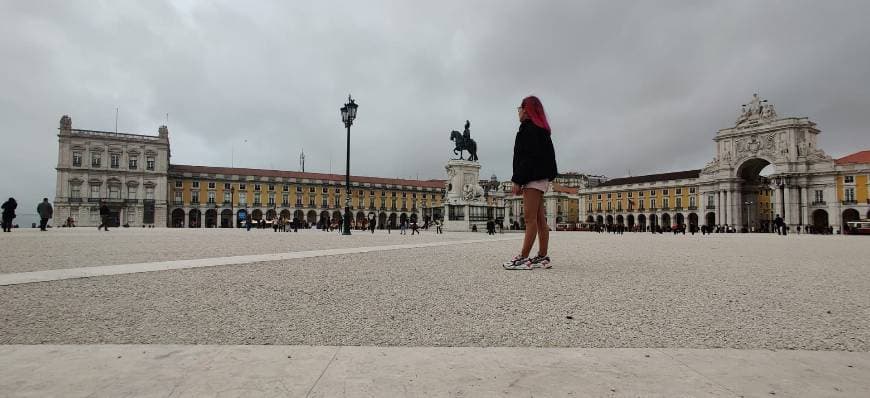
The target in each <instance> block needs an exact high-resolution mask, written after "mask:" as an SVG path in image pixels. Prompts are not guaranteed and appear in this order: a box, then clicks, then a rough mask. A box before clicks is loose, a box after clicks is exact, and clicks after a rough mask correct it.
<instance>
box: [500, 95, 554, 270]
mask: <svg viewBox="0 0 870 398" xmlns="http://www.w3.org/2000/svg"><path fill="white" fill-rule="evenodd" d="M517 113H518V116H519V119H520V130H519V131H518V132H517V137H516V139H515V140H514V161H513V169H514V174H513V177H511V181H512V182H513V188H512V192H513V194H514V195H519V194H520V193H522V195H523V211H524V213H525V214H524V219H525V221H526V236H525V239H524V240H523V247H522V250H521V251H520V254H518V255H516V256H514V258H512V259H511V260H510V261H508V262H506V263H504V264H502V266H503V267H504V268H505V269H532V268H539V267H540V268H550V267H551V265H550V257H548V256H547V245H548V243H549V240H550V230H549V227H547V217H546V214H545V212H544V200H543V199H544V192H546V191H547V187H548V186H549V184H550V181H553V180H554V179H555V178H556V173H557V172H556V152H555V150H554V149H553V140H552V139H551V138H550V124H549V123H548V122H547V115H546V113H544V106H543V105H542V104H541V100H539V99H538V97H535V96H529V97H526V98H525V99H523V102H522V104H521V105H520V107H519V108H517ZM536 236H537V238H538V254H537V255H536V256H535V257H533V258H529V253H530V252H531V250H532V245H533V244H534V243H535V237H536Z"/></svg>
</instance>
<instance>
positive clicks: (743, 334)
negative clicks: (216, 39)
mask: <svg viewBox="0 0 870 398" xmlns="http://www.w3.org/2000/svg"><path fill="white" fill-rule="evenodd" d="M16 232H18V231H16ZM115 232H116V231H112V232H110V234H111V235H109V236H111V238H106V239H102V238H101V237H102V236H104V235H103V234H98V233H96V231H93V232H91V231H51V232H48V233H45V234H38V233H35V231H34V232H33V233H13V234H6V235H4V236H3V237H2V238H4V239H0V248H2V250H3V252H2V253H3V254H4V255H3V257H0V279H2V278H3V277H7V278H8V277H13V276H15V275H21V274H20V273H22V272H25V273H26V272H39V271H46V270H53V269H60V270H64V269H66V270H67V271H70V270H69V269H72V268H82V267H84V268H93V269H94V270H96V271H99V270H100V268H99V267H100V266H101V264H100V261H104V260H105V258H108V259H110V260H111V261H109V260H105V261H106V263H108V264H113V263H114V264H115V265H118V266H120V267H123V266H125V264H129V263H130V262H134V263H135V262H143V261H148V262H158V263H159V262H161V261H164V260H167V259H168V260H167V261H171V262H173V263H172V264H175V265H177V266H178V267H179V268H181V269H168V270H165V271H156V272H146V273H131V274H115V275H104V276H93V277H87V278H78V279H66V280H54V281H47V282H39V283H24V284H17V285H9V286H0V302H2V303H3V305H2V306H0V321H2V322H0V344H7V345H4V346H0V391H2V392H6V395H10V396H51V395H56V394H55V393H53V391H67V392H69V394H63V395H67V396H87V395H89V394H93V396H118V395H125V394H134V395H145V396H149V395H151V396H167V395H173V396H202V395H215V396H218V395H224V396H251V395H252V394H253V395H263V396H270V395H272V396H278V395H284V396H286V395H291V396H303V395H306V394H310V395H311V396H336V395H345V396H390V395H444V396H493V395H508V396H529V395H543V396H547V395H556V396H566V395H571V394H574V395H577V396H771V395H773V394H776V395H779V396H868V394H867V389H868V380H870V374H868V370H867V369H868V366H867V361H868V359H867V353H868V350H870V295H868V294H867V292H868V291H870V279H868V278H867V277H866V275H868V274H870V262H868V261H867V260H866V259H867V258H870V245H867V244H866V242H867V241H866V239H865V238H864V237H851V236H828V237H821V236H797V235H795V236H788V237H778V236H776V235H737V234H734V235H731V234H729V235H716V236H712V237H701V236H672V235H651V234H627V235H624V236H614V235H599V234H592V233H553V235H552V242H551V249H550V254H551V256H552V257H553V259H554V263H555V267H554V269H552V270H534V271H505V270H502V269H501V267H500V266H499V264H500V263H501V262H502V261H504V260H506V259H507V258H509V257H510V256H511V255H513V254H515V253H516V251H517V250H518V244H519V242H518V241H517V240H516V239H518V238H519V236H518V235H513V236H510V234H505V235H504V236H500V237H499V236H497V237H495V238H492V237H487V236H486V235H484V234H445V235H441V236H436V235H434V234H431V233H430V234H424V235H423V236H422V237H417V236H414V237H410V236H407V237H406V236H399V235H396V234H391V235H386V234H382V235H379V234H376V235H375V236H371V235H370V234H369V235H365V234H355V235H353V236H352V237H350V239H343V238H347V237H340V236H338V235H337V233H336V234H328V233H322V232H315V231H305V232H304V233H302V232H300V233H299V234H298V235H295V234H289V235H288V234H282V233H272V232H271V231H257V232H254V231H251V232H250V233H245V232H244V231H235V230H233V231H220V230H213V231H201V230H194V231H188V230H175V231H169V232H165V236H164V234H161V233H153V232H155V231H154V230H149V231H144V232H143V231H130V230H128V231H123V230H119V231H117V232H118V233H115ZM161 232H163V231H161ZM224 232H225V233H226V234H225V235H224ZM379 232H380V231H379ZM7 236H11V238H8V239H6V237H7ZM470 239H475V240H479V239H483V240H485V241H484V242H477V243H463V242H462V241H463V240H470ZM505 239H507V240H505ZM30 240H32V242H30ZM408 242H413V243H412V244H414V245H419V246H421V247H404V246H402V247H400V246H397V245H406V244H409V243H408ZM82 244H84V245H87V246H89V247H90V248H91V253H94V254H95V256H89V255H84V254H81V253H79V254H80V255H82V256H83V257H81V258H72V257H70V256H69V255H68V252H67V251H68V250H69V246H70V245H82ZM281 245H283V247H282V248H281V249H280V250H279V249H278V248H277V247H278V246H281ZM386 246H396V248H394V249H393V250H386V249H385V247H386ZM38 247H41V249H37V248H38ZM239 248H243V250H242V251H241V252H240V250H239ZM16 250H17V251H16ZM22 250H27V251H29V253H22V252H21V251H22ZM342 250H352V252H343V251H342ZM127 252H130V253H132V255H131V256H129V257H125V253H127ZM149 252H154V253H157V254H154V255H151V256H150V257H149V256H148V253H149ZM35 253H38V255H34V254H35ZM179 253H181V254H179ZM240 253H241V254H243V255H250V256H254V257H251V259H256V260H257V261H261V260H267V261H264V262H257V263H247V262H245V260H243V259H240V258H238V257H236V256H238V255H240ZM305 253H307V254H305ZM314 253H317V254H316V255H315V254H314ZM303 254H304V255H303ZM173 256H177V258H174V259H173ZM226 256H230V257H235V259H234V260H227V259H226V258H224V257H226ZM257 256H261V257H257ZM269 256H278V257H274V258H272V257H269ZM125 258H129V259H130V260H129V261H127V262H125V261H123V260H124V259H125ZM22 259H26V261H25V260H22ZM190 259H196V260H193V261H190V262H187V260H190ZM270 259H271V260H273V261H268V260H270ZM22 261H23V262H22ZM197 261H203V262H205V264H207V265H208V266H206V267H202V268H187V265H190V264H199V263H197ZM219 261H229V262H228V263H226V264H224V265H217V264H218V263H219ZM209 262H211V263H209ZM164 265H165V264H164ZM170 268H171V267H170ZM75 272H79V271H75ZM96 274H99V272H97V273H96ZM96 274H95V275H96ZM115 344H122V345H115ZM58 345H60V346H58ZM202 345H204V346H202ZM140 349H141V350H140ZM287 350H289V351H290V353H289V354H286V355H285V353H286V352H288V351H287ZM136 353H141V354H136ZM294 353H295V354H294ZM151 354H153V355H151ZM137 355H139V357H137ZM276 355H277V357H276ZM287 355H290V356H292V357H293V358H299V359H302V358H308V359H307V361H308V362H306V361H305V360H300V361H298V362H291V364H285V363H283V362H278V361H277V359H276V358H278V359H282V358H283V359H288V358H286V356H287ZM297 355H298V356H297ZM646 355H650V356H649V357H647V356H646ZM117 356H120V357H121V358H117ZM131 358H132V361H131V362H116V361H115V360H118V361H122V360H128V359H131ZM136 358H138V359H136ZM167 358H175V359H171V360H167ZM641 358H642V359H641ZM167 361H168V362H167ZM330 364H331V365H330ZM71 369H73V370H75V372H72V373H71V372H70V370H71ZM65 374H68V375H78V376H79V377H76V378H72V379H70V378H68V377H67V378H65V377H64V376H63V375H65ZM288 374H289V375H292V376H287V375H288ZM153 380H157V381H160V382H153ZM318 380H319V381H318ZM167 388H168V390H167ZM173 388H174V389H173ZM10 391H14V393H10ZM0 395H3V394H2V393H0Z"/></svg>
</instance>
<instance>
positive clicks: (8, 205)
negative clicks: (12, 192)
mask: <svg viewBox="0 0 870 398" xmlns="http://www.w3.org/2000/svg"><path fill="white" fill-rule="evenodd" d="M0 208H2V209H3V216H2V217H3V232H12V220H14V219H15V209H17V208H18V202H16V201H15V198H9V200H7V201H6V202H5V203H3V206H0Z"/></svg>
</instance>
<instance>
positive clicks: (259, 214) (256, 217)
mask: <svg viewBox="0 0 870 398" xmlns="http://www.w3.org/2000/svg"><path fill="white" fill-rule="evenodd" d="M262 219H263V211H262V210H260V209H254V211H252V212H251V220H253V221H256V222H258V223H259V222H260V220H262Z"/></svg>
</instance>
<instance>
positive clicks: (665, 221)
mask: <svg viewBox="0 0 870 398" xmlns="http://www.w3.org/2000/svg"><path fill="white" fill-rule="evenodd" d="M662 228H664V229H665V230H669V229H671V215H670V214H668V213H665V214H662Z"/></svg>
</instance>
